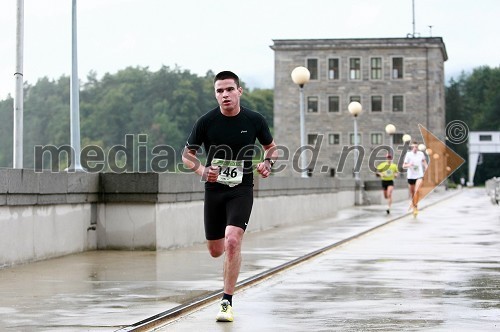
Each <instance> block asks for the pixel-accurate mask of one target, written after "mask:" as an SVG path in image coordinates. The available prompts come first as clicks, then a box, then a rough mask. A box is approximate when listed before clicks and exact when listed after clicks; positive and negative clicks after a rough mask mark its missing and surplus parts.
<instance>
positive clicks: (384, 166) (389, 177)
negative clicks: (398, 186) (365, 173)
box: [376, 154, 399, 214]
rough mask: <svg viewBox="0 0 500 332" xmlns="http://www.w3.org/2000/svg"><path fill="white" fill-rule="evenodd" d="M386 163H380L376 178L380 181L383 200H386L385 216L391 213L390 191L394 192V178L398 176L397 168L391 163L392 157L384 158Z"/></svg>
mask: <svg viewBox="0 0 500 332" xmlns="http://www.w3.org/2000/svg"><path fill="white" fill-rule="evenodd" d="M386 158H387V161H384V162H381V163H380V164H379V165H378V166H377V173H376V174H377V176H380V178H381V179H382V190H383V193H384V198H385V199H386V200H387V210H386V212H387V214H389V213H391V205H392V191H393V190H394V178H395V177H397V176H398V173H399V171H398V166H397V165H396V164H393V163H392V155H390V154H388V155H387V156H386Z"/></svg>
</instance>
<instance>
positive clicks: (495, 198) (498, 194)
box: [485, 177, 500, 205]
mask: <svg viewBox="0 0 500 332" xmlns="http://www.w3.org/2000/svg"><path fill="white" fill-rule="evenodd" d="M485 186H486V192H487V193H488V196H490V199H491V202H492V203H493V204H497V205H499V202H500V178H497V177H494V178H492V179H489V180H487V181H486V182H485Z"/></svg>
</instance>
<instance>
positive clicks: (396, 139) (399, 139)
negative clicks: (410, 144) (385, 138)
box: [392, 133, 404, 145]
mask: <svg viewBox="0 0 500 332" xmlns="http://www.w3.org/2000/svg"><path fill="white" fill-rule="evenodd" d="M403 135H404V134H401V133H395V134H392V143H393V144H395V145H399V144H402V143H403Z"/></svg>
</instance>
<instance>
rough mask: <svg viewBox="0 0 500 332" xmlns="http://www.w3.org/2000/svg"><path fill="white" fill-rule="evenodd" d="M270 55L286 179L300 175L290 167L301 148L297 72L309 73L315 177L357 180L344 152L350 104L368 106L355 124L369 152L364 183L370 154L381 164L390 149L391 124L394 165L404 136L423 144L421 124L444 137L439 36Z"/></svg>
mask: <svg viewBox="0 0 500 332" xmlns="http://www.w3.org/2000/svg"><path fill="white" fill-rule="evenodd" d="M271 48H272V49H273V50H274V52H275V84H274V136H275V139H276V142H277V143H278V144H280V145H283V146H286V147H287V148H288V150H289V151H290V155H289V156H285V159H288V161H283V162H284V163H285V164H286V166H287V168H286V170H285V171H283V172H280V174H281V175H288V176H289V175H291V174H293V175H294V176H299V173H298V172H297V170H296V169H297V168H295V171H293V167H292V164H293V154H294V153H295V152H296V151H297V150H298V148H299V146H300V123H299V113H300V112H299V109H300V103H299V87H298V86H297V85H296V84H294V83H293V81H292V78H291V72H292V71H293V69H294V68H295V67H297V66H304V67H306V68H308V69H309V71H310V74H311V77H310V81H309V82H307V83H306V84H305V85H304V89H303V91H304V105H305V133H306V143H308V144H311V145H313V146H314V144H315V143H317V142H318V137H320V136H321V135H322V143H321V148H320V150H319V153H318V154H317V161H316V164H315V167H314V170H313V175H314V176H317V175H320V174H326V175H331V174H332V169H333V170H334V171H333V172H336V175H338V176H340V177H352V174H353V163H354V161H353V158H352V152H351V153H350V154H349V157H348V158H343V159H344V160H342V158H341V152H342V149H343V147H349V146H353V143H354V142H353V141H354V133H353V131H354V120H353V116H352V115H351V114H350V113H349V111H348V104H349V103H350V102H351V101H359V102H360V103H361V104H362V106H363V111H362V113H361V114H360V115H359V116H358V117H357V127H358V144H359V145H361V146H362V147H363V149H364V151H363V152H364V158H363V164H362V168H361V175H362V177H363V178H366V176H365V175H364V174H363V173H365V174H367V175H368V172H369V157H370V154H371V153H372V151H375V152H377V151H379V152H380V153H379V154H378V157H379V158H380V157H383V155H384V154H385V151H381V150H380V149H376V148H377V147H378V146H381V145H386V146H390V142H391V137H389V135H388V134H387V133H386V132H385V127H386V125H387V124H393V125H394V126H395V127H396V133H395V134H394V135H393V137H392V139H393V142H394V143H393V146H394V148H395V150H396V151H395V160H396V161H398V158H399V157H400V156H401V150H402V136H403V135H404V134H409V135H411V137H412V140H417V141H418V142H419V143H422V136H421V135H420V131H419V124H420V125H422V126H424V127H425V128H426V129H428V130H429V131H430V132H432V133H433V134H434V135H435V136H437V137H438V138H440V139H443V138H444V131H445V96H444V91H445V87H444V83H445V82H444V62H445V61H446V60H447V58H448V56H447V53H446V48H445V45H444V43H443V40H442V39H441V38H440V37H430V38H375V39H303V40H274V44H273V45H272V46H271ZM398 148H399V149H398ZM360 155H361V156H362V154H360ZM311 156H312V155H311V154H309V157H311ZM309 157H308V158H309ZM372 157H373V156H372ZM378 160H379V161H380V159H378ZM344 162H345V164H343V163H344ZM295 165H298V163H297V161H295ZM323 176H324V175H323Z"/></svg>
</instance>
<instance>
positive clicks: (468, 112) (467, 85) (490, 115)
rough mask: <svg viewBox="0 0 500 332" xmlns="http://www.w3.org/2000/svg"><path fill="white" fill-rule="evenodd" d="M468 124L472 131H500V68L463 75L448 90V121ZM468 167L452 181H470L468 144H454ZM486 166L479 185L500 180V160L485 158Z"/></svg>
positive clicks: (478, 176)
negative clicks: (495, 178) (494, 178)
mask: <svg viewBox="0 0 500 332" xmlns="http://www.w3.org/2000/svg"><path fill="white" fill-rule="evenodd" d="M453 120H461V121H463V122H465V123H466V124H467V126H468V128H469V130H471V131H500V68H490V67H488V66H483V67H478V68H475V69H474V70H473V71H472V73H470V74H466V73H462V74H461V75H460V77H459V78H458V80H457V81H455V80H453V79H452V80H451V81H450V84H449V86H448V87H447V88H446V121H447V122H448V123H449V122H451V121H453ZM448 144H449V145H450V146H451V148H452V149H453V150H454V151H456V152H457V153H458V154H459V155H460V156H461V157H462V158H464V159H465V160H466V163H465V164H464V165H463V166H462V167H461V168H460V169H459V170H457V172H455V174H453V175H452V179H453V180H454V181H455V182H457V181H458V178H460V177H465V178H467V169H468V164H467V159H468V148H467V142H463V143H461V144H452V143H450V142H448ZM482 160H483V162H482V164H481V165H479V166H478V168H477V170H476V177H475V179H474V183H475V184H483V183H484V181H485V180H487V179H489V178H491V177H493V176H500V172H499V170H500V158H498V156H496V157H495V156H494V155H487V154H485V155H484V156H483V158H482Z"/></svg>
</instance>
